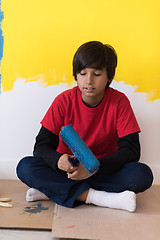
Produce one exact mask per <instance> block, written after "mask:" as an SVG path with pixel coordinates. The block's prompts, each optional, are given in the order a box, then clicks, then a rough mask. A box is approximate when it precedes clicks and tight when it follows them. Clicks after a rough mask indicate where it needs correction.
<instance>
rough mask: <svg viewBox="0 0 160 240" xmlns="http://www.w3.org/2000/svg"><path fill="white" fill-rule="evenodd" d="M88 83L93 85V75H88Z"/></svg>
mask: <svg viewBox="0 0 160 240" xmlns="http://www.w3.org/2000/svg"><path fill="white" fill-rule="evenodd" d="M86 82H87V83H88V84H91V83H92V82H93V78H92V75H91V74H88V75H87V80H86Z"/></svg>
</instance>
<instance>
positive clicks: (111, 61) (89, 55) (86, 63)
mask: <svg viewBox="0 0 160 240" xmlns="http://www.w3.org/2000/svg"><path fill="white" fill-rule="evenodd" d="M116 66H117V54H116V51H115V50H114V48H113V47H112V46H110V45H108V44H103V43H101V42H98V41H91V42H87V43H84V44H82V45H81V46H80V47H79V48H78V50H77V51H76V53H75V55H74V58H73V76H74V78H75V80H77V74H78V73H80V72H81V70H83V69H84V68H95V69H103V68H106V72H107V76H108V79H109V81H110V82H109V83H108V84H107V85H109V84H110V83H111V82H112V80H113V78H114V75H115V69H116Z"/></svg>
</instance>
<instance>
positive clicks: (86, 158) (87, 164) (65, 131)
mask: <svg viewBox="0 0 160 240" xmlns="http://www.w3.org/2000/svg"><path fill="white" fill-rule="evenodd" d="M60 136H61V138H62V139H63V141H64V142H65V143H66V144H67V146H68V147H69V148H70V150H71V151H72V153H73V154H74V156H75V158H76V159H77V160H78V161H79V162H80V163H82V165H83V166H84V168H85V169H86V170H87V172H88V173H89V174H92V173H95V172H97V171H98V169H99V166H100V163H99V161H98V159H97V158H96V157H95V156H94V154H93V153H92V151H91V150H90V149H89V148H88V147H87V145H86V144H85V142H84V141H83V140H82V138H81V137H80V136H79V134H78V133H77V132H76V131H75V130H74V128H73V126H72V125H71V124H70V125H68V126H64V127H62V128H61V132H60Z"/></svg>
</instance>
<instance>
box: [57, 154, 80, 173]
mask: <svg viewBox="0 0 160 240" xmlns="http://www.w3.org/2000/svg"><path fill="white" fill-rule="evenodd" d="M72 157H73V155H68V154H63V155H62V156H61V157H60V158H59V160H58V163H57V165H58V168H59V169H61V170H63V171H65V172H67V173H68V172H74V171H75V170H77V167H73V166H72V164H71V163H70V162H69V160H68V158H72Z"/></svg>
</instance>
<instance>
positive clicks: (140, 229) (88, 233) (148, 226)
mask: <svg viewBox="0 0 160 240" xmlns="http://www.w3.org/2000/svg"><path fill="white" fill-rule="evenodd" d="M26 190H27V187H26V186H25V185H24V184H22V183H21V182H19V181H11V180H0V197H11V198H12V202H11V203H12V204H13V208H12V209H5V208H2V207H1V208H0V228H1V229H0V236H2V238H1V237H0V239H2V240H5V239H7V240H12V239H24V240H25V236H26V239H27V236H28V237H29V238H30V239H32V240H34V239H39V240H40V239H43V237H44V239H45V240H49V239H62V238H63V239H94V240H158V239H160V186H152V187H151V188H150V189H149V190H147V191H146V192H144V193H140V194H137V209H136V212H135V213H130V212H127V211H122V210H114V209H108V208H100V207H96V206H91V205H83V206H80V207H78V208H75V209H69V208H65V207H61V206H58V205H56V207H54V206H55V205H54V203H52V202H50V201H43V202H42V203H43V207H44V208H42V209H46V210H43V211H40V212H38V211H37V212H36V213H34V211H32V213H31V214H28V213H26V212H24V209H26V208H25V207H26V206H27V207H28V203H27V202H26V201H25V192H26ZM30 204H31V205H32V203H30ZM47 204H48V205H47ZM20 205H21V210H23V211H20V210H18V206H20ZM47 208H49V209H47ZM6 210H7V211H6ZM16 210H18V212H17V213H16ZM11 211H14V217H13V216H12V217H10V216H11V215H12V214H11ZM47 211H48V213H47ZM20 212H21V214H20ZM6 213H7V214H6ZM46 213H47V214H48V219H50V220H49V221H48V223H49V225H46ZM53 213H54V217H53ZM4 216H5V218H4ZM7 216H8V220H7V221H6V220H5V221H6V222H4V219H6V217H7ZM20 216H21V218H20ZM17 219H18V220H20V222H19V223H20V224H19V225H18V224H17V222H18V221H17ZM32 219H33V220H32ZM2 223H3V224H2ZM5 224H6V225H5ZM26 224H28V225H26ZM7 225H8V226H7ZM9 228H10V229H9ZM15 229H16V230H15ZM17 229H18V230H17ZM26 229H28V230H27V231H26ZM33 229H34V231H33ZM35 229H37V230H36V231H35ZM51 229H52V232H51ZM38 230H41V231H38ZM42 230H50V232H46V231H42ZM14 236H15V238H13V237H14ZM30 236H33V237H32V238H31V237H30ZM36 236H37V238H36Z"/></svg>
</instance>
